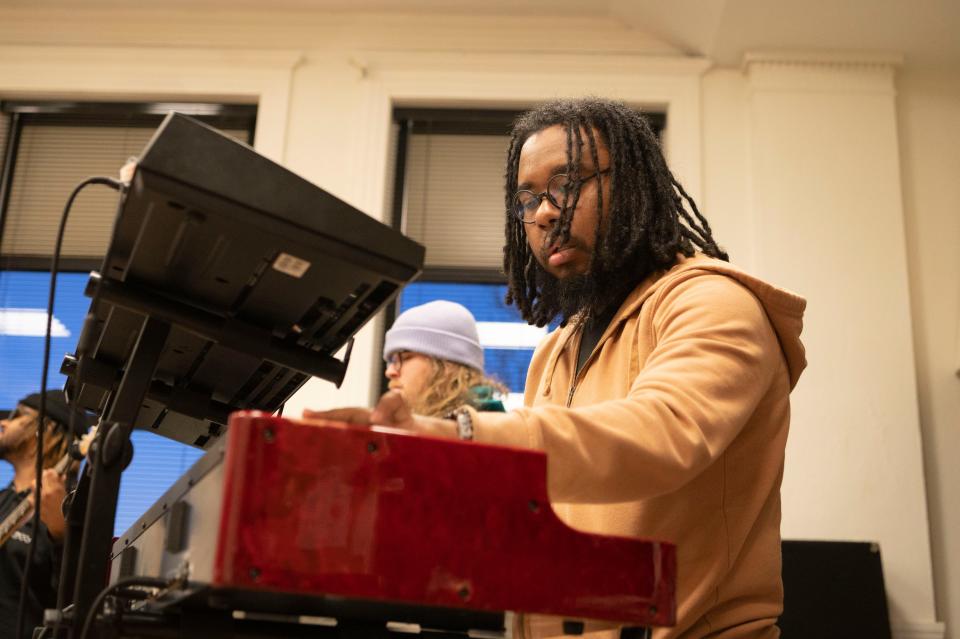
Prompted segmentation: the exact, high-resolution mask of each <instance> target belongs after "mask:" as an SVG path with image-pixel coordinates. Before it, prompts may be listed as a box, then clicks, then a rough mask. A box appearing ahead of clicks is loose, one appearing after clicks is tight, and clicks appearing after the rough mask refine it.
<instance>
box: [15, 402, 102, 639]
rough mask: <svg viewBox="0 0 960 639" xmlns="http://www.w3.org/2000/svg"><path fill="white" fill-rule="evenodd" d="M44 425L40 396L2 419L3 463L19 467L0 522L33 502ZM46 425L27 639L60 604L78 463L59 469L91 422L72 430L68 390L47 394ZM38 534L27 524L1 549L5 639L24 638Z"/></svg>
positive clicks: (82, 422) (80, 420) (82, 421)
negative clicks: (69, 502) (23, 592)
mask: <svg viewBox="0 0 960 639" xmlns="http://www.w3.org/2000/svg"><path fill="white" fill-rule="evenodd" d="M39 421H40V394H39V393H34V394H32V395H28V396H27V397H24V398H23V399H21V400H20V401H19V402H18V403H17V407H16V409H15V410H14V411H13V412H12V413H10V415H9V416H8V417H7V418H6V419H2V420H0V459H2V460H4V461H6V462H9V463H10V464H11V465H12V466H13V481H11V482H10V485H8V486H7V487H6V488H4V489H2V490H0V522H3V521H6V520H7V518H8V517H9V516H10V514H11V513H12V512H13V511H14V510H15V509H16V508H17V506H18V505H19V504H20V503H21V502H22V501H23V500H25V499H29V500H31V501H32V500H33V497H34V489H35V486H34V484H35V479H36V454H37V427H38V426H39ZM44 422H45V425H44V428H45V429H46V430H45V432H44V440H43V448H44V450H43V467H44V468H45V469H46V470H44V472H43V486H42V492H41V499H40V530H39V533H38V534H39V536H38V538H37V548H36V550H35V551H34V557H33V565H32V566H31V568H30V574H29V581H30V584H29V588H28V594H27V596H28V600H27V612H26V614H27V618H26V619H25V620H24V621H25V623H24V624H23V627H24V633H25V634H24V637H29V636H30V633H31V632H32V629H33V628H34V627H35V626H38V625H40V623H41V622H42V619H43V610H44V608H53V607H55V604H56V599H57V580H58V578H59V576H60V558H61V554H62V550H63V548H62V543H63V536H64V532H65V522H64V517H63V512H62V510H61V505H62V503H63V499H64V497H65V496H66V494H67V488H68V484H70V483H72V482H73V480H74V479H75V478H76V471H77V463H76V462H74V463H71V464H70V465H69V466H68V467H67V471H66V473H64V474H58V473H57V472H56V471H55V470H54V469H53V467H54V466H56V465H57V462H59V461H60V460H61V459H62V458H63V457H64V455H66V454H67V451H68V450H69V447H70V444H71V442H72V441H73V439H74V437H75V436H76V435H78V434H80V431H83V430H86V426H87V424H86V420H85V419H83V417H82V416H79V415H78V419H75V420H74V422H75V426H74V428H75V430H76V431H77V432H76V433H74V432H70V408H69V406H68V405H67V402H66V400H65V398H64V394H63V392H62V391H47V401H46V419H45V420H44ZM33 535H34V530H33V523H32V521H27V522H26V523H24V524H23V525H21V526H19V527H18V528H17V529H16V530H15V531H14V532H13V534H12V535H11V536H9V537H8V538H7V539H6V541H5V542H4V543H3V545H2V546H0V639H8V638H9V639H23V638H17V637H15V634H16V626H17V607H18V603H19V600H20V584H21V582H22V580H23V570H24V566H25V564H26V559H27V549H28V547H29V545H30V540H31V538H32V537H33ZM0 541H2V539H0Z"/></svg>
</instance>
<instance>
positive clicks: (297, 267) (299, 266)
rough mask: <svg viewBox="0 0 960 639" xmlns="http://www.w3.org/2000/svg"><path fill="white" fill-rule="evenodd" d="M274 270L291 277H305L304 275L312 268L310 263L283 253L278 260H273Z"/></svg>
mask: <svg viewBox="0 0 960 639" xmlns="http://www.w3.org/2000/svg"><path fill="white" fill-rule="evenodd" d="M273 268H275V269H276V270H278V271H280V272H281V273H286V274H287V275H289V276H290V277H297V278H299V277H303V274H304V273H306V272H307V269H308V268H310V262H308V261H306V260H301V259H300V258H299V257H294V256H293V255H290V254H289V253H281V254H280V255H278V256H277V259H275V260H273Z"/></svg>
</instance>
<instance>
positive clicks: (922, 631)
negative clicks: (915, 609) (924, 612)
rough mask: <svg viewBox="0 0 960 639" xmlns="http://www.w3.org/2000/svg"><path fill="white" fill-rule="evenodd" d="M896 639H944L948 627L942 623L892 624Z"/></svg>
mask: <svg viewBox="0 0 960 639" xmlns="http://www.w3.org/2000/svg"><path fill="white" fill-rule="evenodd" d="M891 630H892V631H893V637H894V639H944V637H945V636H946V632H947V626H946V624H945V623H943V622H941V621H920V622H917V621H910V622H898V623H893V624H891Z"/></svg>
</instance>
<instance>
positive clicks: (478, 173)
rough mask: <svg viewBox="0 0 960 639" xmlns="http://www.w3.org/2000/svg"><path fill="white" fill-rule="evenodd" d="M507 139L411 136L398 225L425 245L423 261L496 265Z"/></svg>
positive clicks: (500, 248)
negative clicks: (404, 203)
mask: <svg viewBox="0 0 960 639" xmlns="http://www.w3.org/2000/svg"><path fill="white" fill-rule="evenodd" d="M508 144H509V139H508V138H507V137H506V136H497V135H446V134H444V135H437V134H416V133H414V134H412V135H410V137H409V138H408V145H407V158H406V162H407V164H406V180H405V183H404V196H405V198H406V206H405V208H404V216H403V217H404V219H403V230H404V233H406V234H407V235H409V236H410V237H412V238H413V239H415V240H416V241H418V242H420V243H421V244H423V245H425V246H426V247H427V254H426V260H425V261H426V266H428V267H434V266H439V267H460V268H496V269H499V268H501V264H502V255H503V221H504V220H503V216H504V206H503V170H504V162H505V161H506V156H507V147H508Z"/></svg>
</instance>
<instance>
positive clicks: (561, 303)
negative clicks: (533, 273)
mask: <svg viewBox="0 0 960 639" xmlns="http://www.w3.org/2000/svg"><path fill="white" fill-rule="evenodd" d="M537 271H538V275H539V277H538V279H539V280H540V281H539V287H538V288H539V289H540V303H541V304H543V305H544V307H546V308H549V309H550V310H551V312H552V313H553V315H554V317H557V316H559V317H560V322H561V324H566V323H567V322H568V321H570V319H571V318H576V319H577V320H578V321H579V320H582V319H586V317H587V316H588V315H589V314H590V308H591V307H592V306H593V301H594V299H595V297H596V295H595V288H596V287H595V285H594V278H593V277H592V276H591V275H590V274H589V273H581V274H579V275H571V276H570V277H565V278H563V279H559V278H556V277H554V276H553V275H551V274H550V273H548V272H547V271H545V270H544V269H543V267H539V266H538V268H537Z"/></svg>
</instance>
